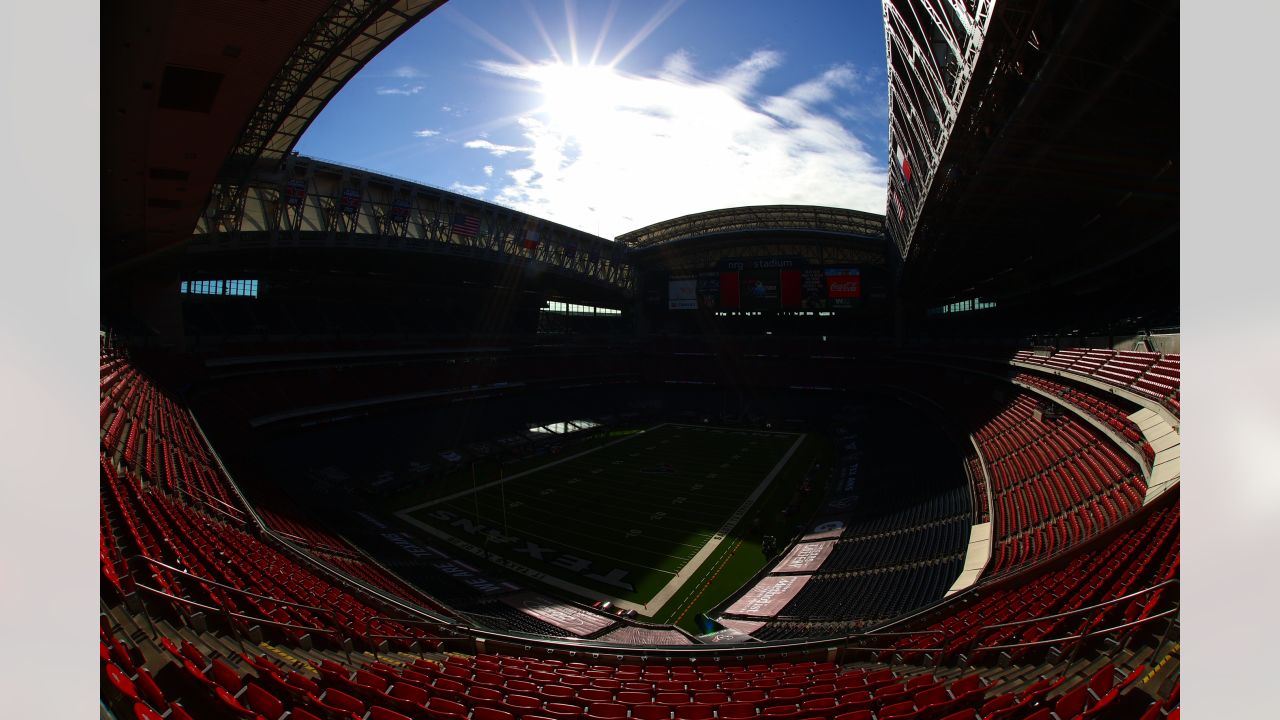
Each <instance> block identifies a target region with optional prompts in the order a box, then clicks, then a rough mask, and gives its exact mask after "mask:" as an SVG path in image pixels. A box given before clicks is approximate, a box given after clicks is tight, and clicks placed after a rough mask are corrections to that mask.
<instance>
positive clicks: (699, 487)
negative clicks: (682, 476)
mask: <svg viewBox="0 0 1280 720" xmlns="http://www.w3.org/2000/svg"><path fill="white" fill-rule="evenodd" d="M689 489H690V490H694V491H698V490H701V489H702V483H694V484H693V487H691V488H689Z"/></svg>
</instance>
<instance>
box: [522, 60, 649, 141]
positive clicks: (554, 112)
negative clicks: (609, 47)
mask: <svg viewBox="0 0 1280 720" xmlns="http://www.w3.org/2000/svg"><path fill="white" fill-rule="evenodd" d="M528 75H529V79H531V80H533V81H534V82H535V83H536V84H537V87H538V93H539V94H540V95H541V96H542V105H541V107H540V108H539V112H540V114H543V115H545V117H546V118H547V120H548V122H549V124H550V126H551V127H554V128H556V129H557V130H560V131H562V132H565V133H567V134H582V133H584V132H590V131H592V130H597V131H598V130H600V129H602V123H604V122H605V121H606V120H607V118H608V117H609V115H610V111H611V109H612V108H615V107H617V106H618V104H619V101H620V100H621V96H622V94H623V87H624V85H626V79H625V78H624V77H623V76H622V75H621V74H619V73H618V72H617V71H615V70H614V69H613V68H611V67H609V66H607V65H572V64H565V63H557V62H550V63H544V64H540V65H536V66H534V67H532V68H529V71H528Z"/></svg>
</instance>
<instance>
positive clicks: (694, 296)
mask: <svg viewBox="0 0 1280 720" xmlns="http://www.w3.org/2000/svg"><path fill="white" fill-rule="evenodd" d="M667 309H668V310H697V309H698V279H697V278H696V277H673V278H671V280H670V281H668V282H667Z"/></svg>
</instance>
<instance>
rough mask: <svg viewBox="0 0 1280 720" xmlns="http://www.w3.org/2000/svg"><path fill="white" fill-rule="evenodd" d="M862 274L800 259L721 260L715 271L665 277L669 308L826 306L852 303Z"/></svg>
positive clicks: (857, 295)
mask: <svg viewBox="0 0 1280 720" xmlns="http://www.w3.org/2000/svg"><path fill="white" fill-rule="evenodd" d="M861 298H862V274H861V271H860V270H859V269H858V268H853V267H823V266H808V265H806V264H805V262H804V260H803V259H799V258H749V259H743V260H736V259H729V260H722V261H721V262H720V266H719V268H718V269H717V270H714V271H705V272H701V273H698V274H697V275H672V276H669V277H668V292H667V307H668V309H670V310H693V309H699V308H700V309H703V310H746V311H757V310H828V309H841V308H853V307H856V305H857V303H858V301H859V300H860V299H861Z"/></svg>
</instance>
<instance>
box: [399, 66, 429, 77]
mask: <svg viewBox="0 0 1280 720" xmlns="http://www.w3.org/2000/svg"><path fill="white" fill-rule="evenodd" d="M391 74H392V75H394V76H396V77H398V78H416V77H421V76H422V73H420V72H418V69H417V68H415V67H413V66H411V65H401V66H400V67H398V68H396V69H395V70H394V71H393V72H392V73H391Z"/></svg>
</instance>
